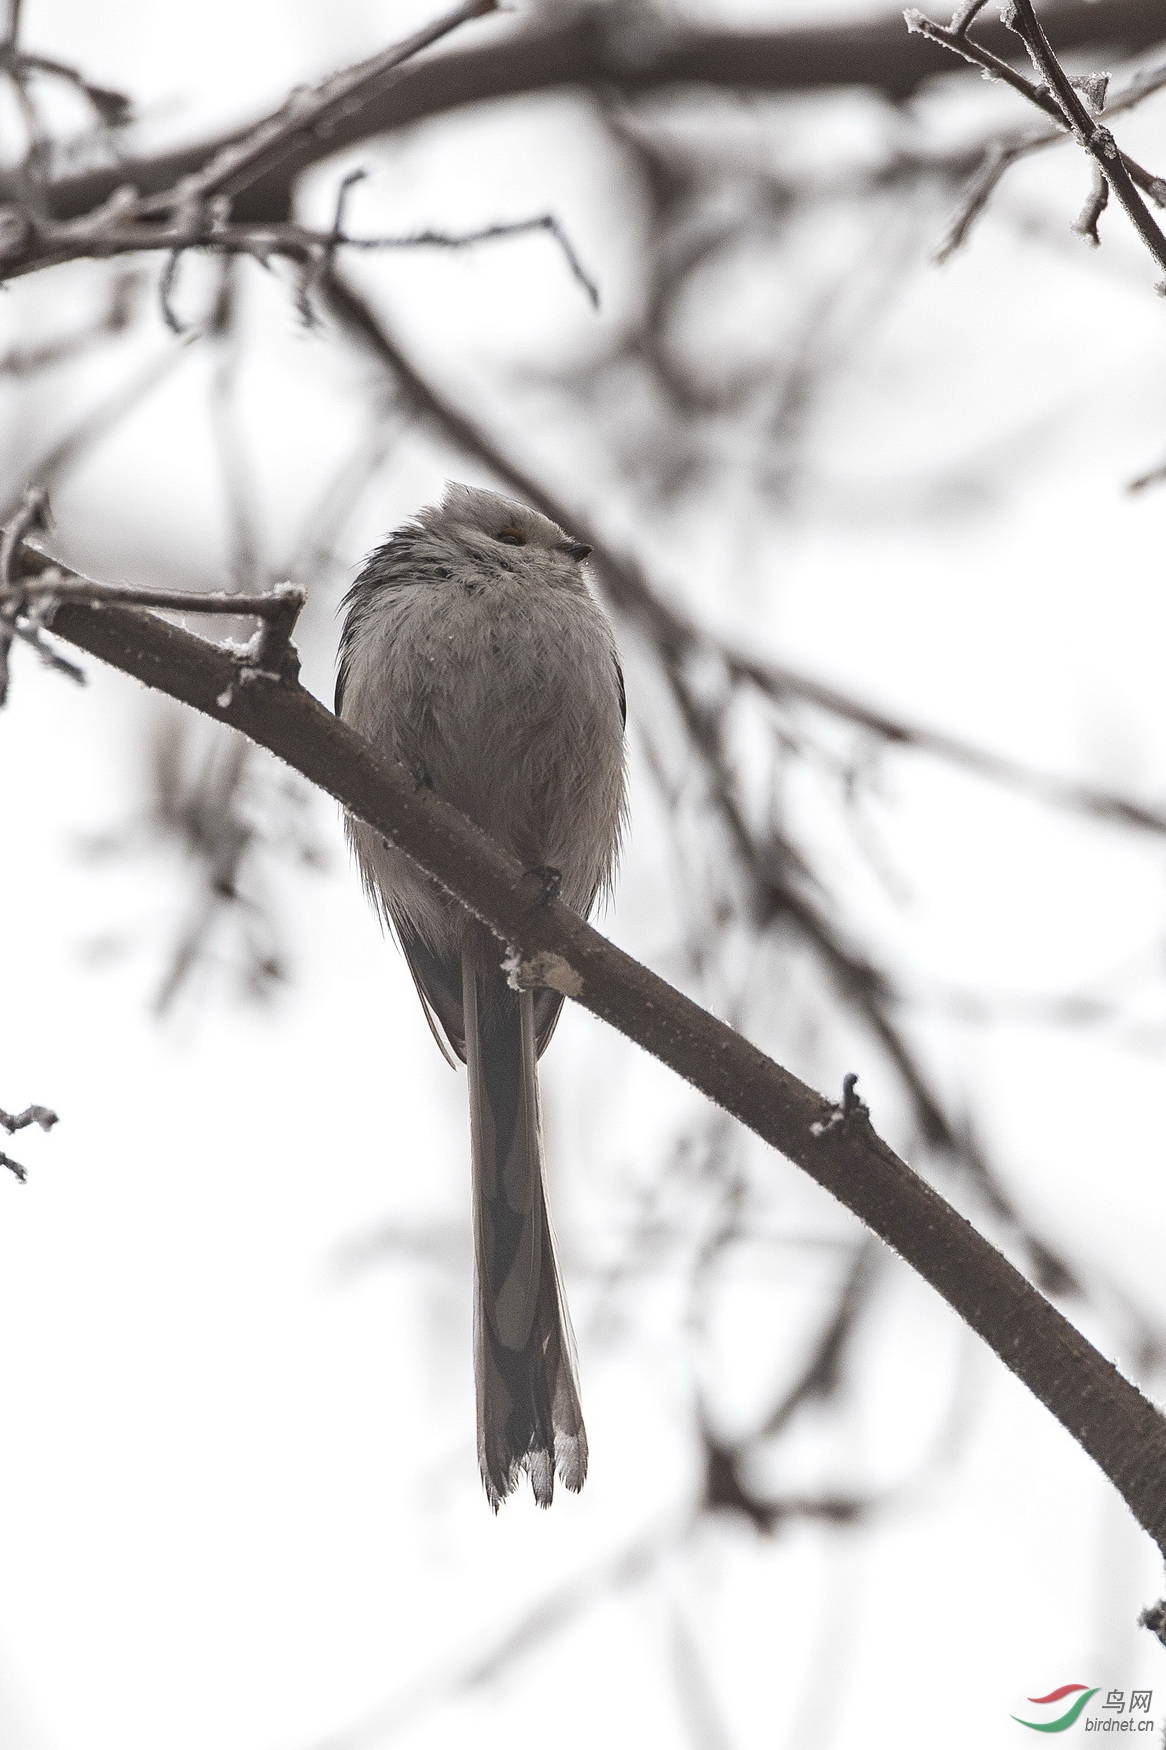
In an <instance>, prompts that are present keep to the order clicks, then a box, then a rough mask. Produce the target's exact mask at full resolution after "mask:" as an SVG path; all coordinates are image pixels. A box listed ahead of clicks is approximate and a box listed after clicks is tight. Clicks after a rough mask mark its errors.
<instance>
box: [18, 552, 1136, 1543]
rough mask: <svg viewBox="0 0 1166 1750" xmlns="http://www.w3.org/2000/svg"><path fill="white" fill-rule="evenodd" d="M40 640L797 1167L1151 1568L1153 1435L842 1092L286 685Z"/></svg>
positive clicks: (97, 622) (111, 640) (114, 610)
mask: <svg viewBox="0 0 1166 1750" xmlns="http://www.w3.org/2000/svg"><path fill="white" fill-rule="evenodd" d="M50 563H51V561H50V560H48V559H47V557H46V555H45V554H44V553H43V552H39V551H37V550H35V549H33V548H31V547H30V546H28V545H23V546H22V547H21V548H20V549H19V550H18V551H17V553H16V554H15V555H14V569H15V570H16V571H17V572H18V573H23V574H25V575H30V576H39V575H41V574H42V573H43V571H44V570H45V568H46V566H47V565H48V564H50ZM57 569H58V570H60V571H61V573H62V575H63V576H64V577H70V576H72V577H74V578H76V577H77V574H76V573H70V572H68V571H67V570H66V568H65V567H63V566H59V567H57ZM53 629H54V631H55V632H56V633H57V634H58V635H59V636H61V637H64V638H66V639H68V640H69V641H70V642H71V643H73V644H75V645H77V646H78V647H79V648H81V649H83V650H87V651H89V652H90V654H92V655H94V656H97V657H100V658H101V659H102V660H104V661H106V662H109V663H111V664H112V665H113V666H114V667H116V668H119V669H121V670H122V671H123V672H124V673H126V674H129V675H133V676H135V677H136V678H137V679H138V680H140V681H143V682H144V683H145V684H146V685H148V686H152V687H156V688H158V689H159V690H160V691H162V692H165V693H167V694H169V695H170V697H172V698H175V699H179V700H181V701H183V702H184V703H186V704H188V705H191V706H193V707H194V708H195V709H196V710H199V711H202V712H204V713H206V715H207V716H210V717H213V718H215V719H216V720H217V721H219V722H221V723H228V724H230V725H232V726H233V727H234V728H236V729H238V730H240V731H241V732H242V733H243V734H245V735H248V736H249V737H250V738H251V739H252V740H253V741H256V742H257V743H259V745H260V746H262V747H266V748H268V749H269V750H270V751H271V752H272V753H274V754H276V755H277V756H278V757H279V758H281V759H283V760H285V761H287V763H288V764H289V765H291V766H293V767H294V768H295V769H296V770H297V771H299V772H300V773H302V775H303V776H304V777H306V778H307V779H309V780H310V782H312V783H314V784H316V785H318V786H319V788H321V789H323V790H325V791H326V792H327V793H328V794H329V795H331V796H333V797H335V798H336V800H337V801H338V802H340V803H341V804H342V806H343V807H345V808H346V809H348V810H349V812H350V813H352V814H354V815H356V816H357V817H358V818H359V819H361V820H363V821H365V822H367V823H368V825H370V826H371V827H372V828H373V829H374V830H375V831H377V832H379V833H382V834H384V836H385V837H386V838H388V839H390V840H392V842H393V843H394V844H396V845H398V846H400V848H401V849H402V850H404V851H405V852H406V854H407V855H409V856H410V857H412V858H413V859H414V861H416V862H417V863H418V864H419V865H420V866H421V867H422V868H424V869H426V870H428V871H430V872H431V873H432V874H433V875H434V876H435V877H436V878H437V879H438V880H439V881H440V882H441V884H442V886H443V887H445V888H446V889H447V891H448V892H450V893H451V894H453V895H454V896H455V897H456V898H457V899H458V900H460V901H461V902H462V903H463V904H464V905H466V906H468V907H469V908H470V909H471V910H472V911H473V912H474V913H475V914H476V915H477V916H478V917H480V918H482V919H483V920H484V921H485V922H486V923H487V924H488V925H489V927H490V928H491V929H492V930H493V931H494V933H495V934H496V935H497V936H498V938H499V941H500V942H504V943H508V944H511V945H512V949H511V954H510V956H509V965H510V967H511V970H512V974H513V976H514V977H515V978H517V979H518V980H519V981H521V982H523V983H525V984H529V985H532V986H539V985H541V986H549V987H550V988H553V989H556V990H560V991H562V992H563V993H564V994H565V995H567V996H570V997H572V998H573V999H574V1000H575V1001H577V1002H580V1003H582V1004H583V1006H584V1007H585V1008H588V1009H590V1010H591V1012H592V1013H593V1014H595V1015H598V1016H599V1017H600V1018H601V1019H602V1020H605V1021H607V1022H608V1023H609V1024H610V1025H612V1026H614V1027H616V1028H617V1029H618V1030H619V1031H620V1032H622V1033H623V1034H624V1035H625V1036H626V1037H627V1038H629V1039H632V1040H634V1041H635V1042H636V1043H637V1044H639V1045H641V1046H642V1047H643V1048H644V1049H645V1050H646V1051H649V1052H651V1053H652V1054H653V1055H654V1056H656V1057H658V1058H659V1059H660V1060H661V1061H662V1062H663V1063H666V1064H668V1065H669V1066H670V1067H671V1068H672V1069H674V1070H675V1071H676V1072H677V1074H679V1075H681V1076H683V1077H684V1078H685V1079H686V1080H688V1081H690V1082H691V1083H692V1084H693V1085H694V1086H695V1087H697V1088H698V1089H700V1090H701V1092H702V1093H704V1094H706V1095H707V1096H708V1098H709V1099H711V1100H713V1101H715V1102H716V1103H717V1104H718V1105H720V1106H722V1107H723V1108H724V1109H725V1110H726V1111H727V1112H729V1113H731V1114H732V1115H733V1116H734V1117H736V1118H738V1119H739V1120H740V1121H741V1122H742V1123H743V1124H745V1125H747V1126H748V1127H749V1128H750V1129H751V1130H753V1131H754V1132H755V1133H756V1134H757V1135H758V1136H760V1137H761V1138H763V1140H765V1141H766V1142H768V1143H770V1144H771V1145H772V1146H773V1147H774V1148H776V1149H779V1150H780V1151H781V1152H782V1153H783V1154H784V1155H785V1156H786V1157H787V1158H788V1159H789V1160H791V1161H794V1162H795V1163H796V1164H797V1165H798V1166H800V1167H801V1168H802V1169H803V1170H804V1171H805V1172H807V1173H808V1174H809V1175H810V1177H811V1178H813V1179H814V1180H815V1181H816V1182H817V1183H818V1184H819V1185H821V1186H822V1187H823V1188H824V1189H825V1190H827V1191H829V1192H830V1193H831V1194H832V1195H833V1196H835V1197H837V1198H838V1199H839V1201H840V1202H842V1203H843V1204H845V1205H846V1207H847V1208H849V1209H850V1210H852V1211H853V1212H854V1213H855V1214H856V1215H857V1216H858V1217H859V1219H860V1220H862V1221H863V1222H865V1223H866V1225H867V1226H868V1227H869V1228H870V1229H871V1230H872V1231H873V1232H874V1233H876V1234H877V1235H879V1237H880V1238H882V1239H883V1240H885V1241H886V1242H887V1243H888V1244H889V1245H891V1246H892V1247H894V1249H895V1250H896V1251H898V1252H899V1253H900V1255H901V1256H902V1257H903V1258H904V1259H905V1260H906V1261H907V1262H908V1263H909V1264H911V1265H912V1267H913V1268H914V1269H916V1270H917V1271H918V1272H919V1274H920V1275H922V1276H923V1277H924V1279H925V1280H926V1281H928V1282H929V1283H931V1285H932V1286H933V1287H934V1288H935V1289H936V1290H937V1291H938V1292H939V1293H940V1294H941V1295H942V1296H943V1298H944V1299H945V1300H946V1301H947V1302H948V1304H949V1305H950V1306H952V1307H953V1308H954V1309H955V1310H956V1311H957V1312H958V1313H959V1314H960V1315H961V1316H962V1317H963V1318H964V1319H966V1320H967V1322H968V1324H969V1325H970V1326H971V1327H972V1328H973V1330H975V1331H977V1332H978V1333H979V1335H980V1336H981V1337H982V1338H983V1339H984V1341H985V1342H986V1343H988V1344H989V1345H990V1347H991V1348H992V1349H994V1350H995V1352H996V1354H997V1355H998V1356H999V1357H1000V1359H1001V1360H1002V1361H1004V1363H1005V1364H1006V1365H1007V1366H1008V1367H1009V1368H1011V1370H1012V1371H1013V1372H1014V1373H1015V1374H1016V1375H1017V1376H1018V1377H1019V1378H1020V1379H1022V1380H1023V1381H1024V1383H1025V1384H1026V1385H1027V1386H1028V1387H1029V1389H1030V1390H1031V1391H1032V1392H1033V1393H1034V1394H1035V1395H1036V1396H1037V1397H1038V1398H1039V1399H1040V1401H1041V1402H1042V1403H1043V1404H1045V1405H1046V1407H1047V1408H1048V1409H1049V1410H1051V1411H1052V1413H1053V1414H1054V1415H1055V1416H1056V1417H1057V1418H1058V1420H1059V1421H1060V1422H1061V1423H1062V1425H1063V1426H1064V1427H1065V1428H1066V1429H1067V1430H1068V1431H1069V1433H1070V1434H1072V1436H1073V1437H1074V1439H1076V1440H1077V1441H1079V1442H1080V1444H1081V1445H1082V1447H1083V1448H1084V1449H1085V1451H1086V1452H1088V1453H1089V1454H1090V1456H1091V1457H1092V1458H1093V1459H1094V1460H1095V1462H1096V1463H1097V1464H1098V1465H1099V1466H1100V1468H1101V1469H1102V1470H1103V1471H1104V1473H1105V1474H1106V1476H1108V1477H1109V1478H1110V1480H1111V1481H1112V1482H1113V1483H1114V1485H1115V1487H1116V1488H1117V1489H1118V1490H1119V1492H1120V1493H1121V1494H1122V1496H1123V1498H1124V1499H1125V1500H1126V1502H1127V1504H1128V1505H1129V1507H1130V1509H1131V1511H1132V1512H1133V1513H1134V1515H1135V1517H1136V1518H1137V1519H1138V1521H1139V1522H1140V1524H1141V1525H1142V1526H1144V1528H1145V1529H1146V1530H1147V1531H1148V1532H1149V1534H1150V1535H1151V1537H1153V1538H1154V1540H1155V1542H1156V1543H1157V1544H1158V1546H1159V1548H1161V1549H1162V1550H1163V1551H1164V1553H1166V1420H1164V1419H1163V1418H1162V1417H1161V1416H1160V1415H1159V1414H1158V1412H1157V1410H1156V1409H1155V1408H1154V1407H1153V1405H1152V1404H1150V1403H1149V1402H1148V1401H1147V1400H1146V1399H1145V1398H1144V1397H1143V1396H1142V1394H1141V1393H1140V1392H1139V1391H1138V1390H1137V1389H1136V1387H1135V1386H1133V1385H1132V1384H1130V1382H1129V1381H1127V1380H1126V1379H1124V1378H1123V1377H1122V1375H1121V1374H1120V1373H1119V1372H1118V1370H1117V1369H1116V1368H1115V1367H1114V1366H1112V1364H1111V1363H1110V1362H1108V1361H1107V1360H1106V1359H1105V1357H1104V1356H1102V1355H1101V1354H1100V1353H1099V1352H1098V1351H1097V1350H1096V1349H1094V1348H1093V1347H1092V1345H1091V1344H1089V1343H1088V1342H1087V1341H1086V1340H1085V1339H1084V1338H1083V1337H1082V1336H1081V1334H1080V1333H1079V1332H1078V1331H1077V1330H1076V1329H1075V1328H1074V1327H1073V1326H1072V1325H1071V1324H1069V1322H1068V1321H1067V1320H1066V1319H1065V1318H1064V1317H1063V1316H1062V1315H1061V1314H1060V1313H1059V1312H1058V1311H1057V1310H1056V1309H1055V1308H1054V1307H1053V1306H1052V1305H1050V1303H1049V1302H1048V1301H1046V1300H1045V1299H1044V1298H1043V1297H1042V1296H1041V1295H1040V1294H1038V1293H1037V1291H1036V1290H1035V1289H1034V1288H1033V1287H1032V1286H1031V1284H1030V1283H1028V1282H1027V1281H1026V1280H1025V1279H1024V1277H1023V1276H1021V1274H1020V1273H1019V1271H1017V1270H1016V1269H1015V1268H1014V1267H1013V1266H1012V1265H1011V1264H1010V1263H1009V1262H1008V1261H1007V1259H1005V1258H1004V1257H1003V1256H1002V1255H1001V1254H1000V1253H999V1252H997V1251H996V1249H995V1248H994V1247H993V1246H991V1245H990V1244H989V1243H988V1241H987V1240H986V1239H984V1238H983V1236H982V1235H980V1234H979V1233H977V1232H976V1230H975V1229H974V1228H973V1227H972V1226H971V1225H970V1223H968V1222H967V1221H965V1220H964V1218H963V1217H962V1216H961V1215H959V1214H958V1213H957V1212H956V1211H955V1210H954V1209H952V1208H951V1207H950V1206H949V1205H948V1204H947V1203H945V1202H944V1200H943V1199H942V1198H941V1197H940V1196H939V1195H938V1194H937V1193H936V1192H935V1191H934V1190H933V1189H932V1188H931V1187H930V1186H929V1185H927V1184H926V1183H925V1182H924V1181H923V1180H922V1179H921V1178H919V1177H918V1176H917V1175H916V1174H915V1173H913V1172H912V1171H911V1170H910V1168H909V1167H908V1166H907V1165H906V1164H905V1163H904V1162H903V1161H901V1160H900V1159H899V1158H898V1157H897V1156H896V1155H895V1154H894V1153H893V1152H892V1150H891V1149H890V1148H889V1147H888V1146H887V1144H886V1143H885V1142H883V1141H882V1139H881V1138H880V1137H879V1136H877V1135H876V1133H875V1131H874V1129H873V1128H872V1126H871V1124H870V1120H869V1116H868V1114H867V1112H866V1109H865V1107H864V1106H863V1105H862V1103H861V1101H858V1100H856V1099H855V1098H854V1096H853V1089H851V1094H850V1098H849V1099H848V1100H846V1101H844V1103H843V1105H842V1106H841V1107H836V1106H833V1105H832V1104H831V1102H830V1101H828V1100H826V1099H824V1098H823V1096H822V1095H820V1094H818V1093H815V1092H814V1090H813V1089H812V1088H809V1087H807V1086H806V1085H805V1084H804V1083H803V1082H800V1081H799V1080H797V1078H796V1077H794V1076H792V1075H790V1074H789V1072H788V1071H786V1070H784V1069H782V1068H781V1067H780V1066H779V1065H777V1064H776V1063H774V1062H772V1061H771V1060H770V1059H769V1058H767V1057H766V1056H764V1054H763V1053H762V1052H760V1051H758V1050H757V1048H756V1047H755V1046H753V1045H751V1044H750V1043H749V1041H748V1040H746V1039H744V1038H742V1037H741V1036H740V1035H739V1034H737V1033H735V1032H734V1031H733V1030H732V1029H731V1028H730V1027H727V1026H725V1025H724V1024H723V1023H722V1022H720V1021H718V1020H716V1019H715V1018H714V1017H713V1016H712V1015H709V1014H707V1013H706V1012H705V1011H704V1010H702V1009H701V1008H699V1007H698V1005H697V1004H695V1003H693V1002H691V1001H690V1000H689V999H688V998H687V997H685V996H683V995H682V994H681V993H680V992H679V991H677V990H674V989H673V988H672V987H671V986H669V985H668V984H666V983H665V982H664V981H663V980H662V979H660V978H657V977H656V976H655V974H654V973H652V972H650V971H649V970H648V969H647V968H646V967H643V966H641V965H639V964H638V963H637V962H636V961H634V960H633V959H631V957H630V956H629V955H627V954H624V953H623V952H622V951H621V950H620V949H618V948H616V947H615V946H614V945H613V944H612V943H610V942H608V941H606V940H605V939H604V937H602V936H600V935H599V934H598V933H597V932H596V931H595V930H593V929H592V928H591V927H590V926H589V925H588V924H586V923H585V922H584V921H583V919H582V918H580V917H579V916H577V915H576V914H575V913H574V912H571V911H569V910H568V909H567V908H566V907H565V906H563V905H561V904H559V903H557V902H552V903H551V904H549V905H532V903H531V899H530V893H529V884H528V883H527V882H525V881H524V879H523V872H522V869H521V867H520V866H519V864H518V863H517V862H516V861H515V860H514V859H513V858H512V857H510V856H508V855H507V854H506V853H505V852H504V851H503V850H501V848H500V847H499V846H497V845H496V844H495V843H494V842H493V841H492V840H491V839H489V838H487V837H486V835H485V834H483V833H482V832H480V831H479V830H478V829H477V828H476V827H475V826H473V825H471V823H470V822H469V821H467V820H466V819H465V818H464V816H462V815H460V814H459V813H458V812H457V811H456V810H455V809H453V808H452V807H450V806H449V804H448V803H446V802H443V801H442V800H441V799H440V798H439V797H437V796H435V795H434V794H433V792H432V791H429V790H426V789H424V788H420V787H418V785H417V784H416V782H415V780H414V778H413V775H412V774H411V773H410V772H409V771H407V770H406V768H405V767H404V766H400V765H397V764H396V763H395V762H393V761H390V760H387V759H386V758H384V756H383V755H381V754H380V753H378V752H377V751H376V749H375V748H373V747H371V746H369V745H368V744H367V743H366V742H363V741H362V740H361V739H360V738H359V737H358V736H356V735H355V734H354V733H353V732H352V730H351V729H349V728H348V727H347V725H346V724H344V723H342V722H340V721H339V720H338V719H337V718H335V717H334V716H333V715H332V714H331V713H330V712H329V711H327V710H325V708H324V707H323V706H322V705H321V704H320V703H319V702H318V701H317V700H316V699H314V698H312V696H311V695H310V694H309V693H307V692H305V691H304V689H303V688H302V687H300V686H299V685H298V683H296V682H295V681H292V680H286V679H285V680H276V679H274V678H270V677H268V676H266V675H264V674H263V673H261V672H257V673H255V674H254V675H253V677H252V679H251V682H250V684H249V685H247V686H246V687H240V686H238V685H237V684H236V681H237V675H238V670H237V665H236V663H235V661H234V659H233V657H232V654H231V653H230V652H229V651H227V650H224V649H220V648H218V647H217V646H215V645H212V644H208V643H205V642H204V641H203V640H201V639H198V638H195V637H193V636H192V635H191V634H190V633H188V632H184V631H181V630H180V629H179V628H177V627H175V626H172V625H170V624H168V623H167V622H166V621H164V620H161V619H158V618H157V617H156V616H154V615H152V614H148V613H143V612H141V611H138V610H131V609H126V608H122V607H114V606H102V607H100V608H97V607H92V606H89V605H86V604H84V603H81V602H79V601H69V602H65V603H62V605H61V606H60V607H59V609H58V610H57V612H56V615H55V618H54V621H53Z"/></svg>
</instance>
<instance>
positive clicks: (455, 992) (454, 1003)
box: [393, 918, 561, 1063]
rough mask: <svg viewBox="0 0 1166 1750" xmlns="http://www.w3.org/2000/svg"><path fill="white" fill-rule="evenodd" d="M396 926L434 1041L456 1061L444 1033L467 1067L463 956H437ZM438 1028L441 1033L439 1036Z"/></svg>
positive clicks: (396, 921) (403, 926)
mask: <svg viewBox="0 0 1166 1750" xmlns="http://www.w3.org/2000/svg"><path fill="white" fill-rule="evenodd" d="M393 926H394V928H395V930H396V932H397V940H398V941H399V942H400V944H401V952H402V953H403V954H404V956H405V960H406V963H407V964H408V967H409V971H410V972H411V973H412V974H413V983H414V984H415V985H416V986H417V995H418V996H419V997H420V998H421V1006H422V1008H423V1009H424V1010H425V1019H426V1020H427V1021H428V1022H429V1028H430V1031H431V1033H432V1034H433V1037H434V1038H435V1039H436V1041H437V1044H438V1046H439V1048H440V1050H441V1052H442V1054H443V1056H444V1057H446V1058H447V1059H448V1060H449V1062H451V1063H452V1062H453V1059H452V1058H450V1056H449V1052H448V1051H447V1050H446V1048H445V1040H444V1039H443V1038H442V1037H441V1035H442V1033H444V1035H445V1039H448V1040H449V1043H450V1047H451V1049H452V1050H453V1051H454V1052H455V1053H456V1055H457V1056H458V1057H460V1058H461V1061H462V1062H463V1063H464V1062H465V1061H466V1024H465V1019H464V1016H463V1013H462V961H461V955H460V953H457V952H455V953H453V954H450V955H447V956H444V957H443V956H442V955H440V954H435V953H434V952H433V949H432V948H430V947H429V945H428V944H427V943H426V942H423V941H422V939H421V937H420V936H419V935H418V934H417V932H416V930H414V929H413V928H412V926H411V925H410V924H408V923H405V922H404V921H402V920H401V919H399V918H394V920H393ZM550 994H552V995H553V994H554V993H553V992H552V993H550ZM560 1000H561V999H560ZM438 1028H440V1029H441V1032H438Z"/></svg>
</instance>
